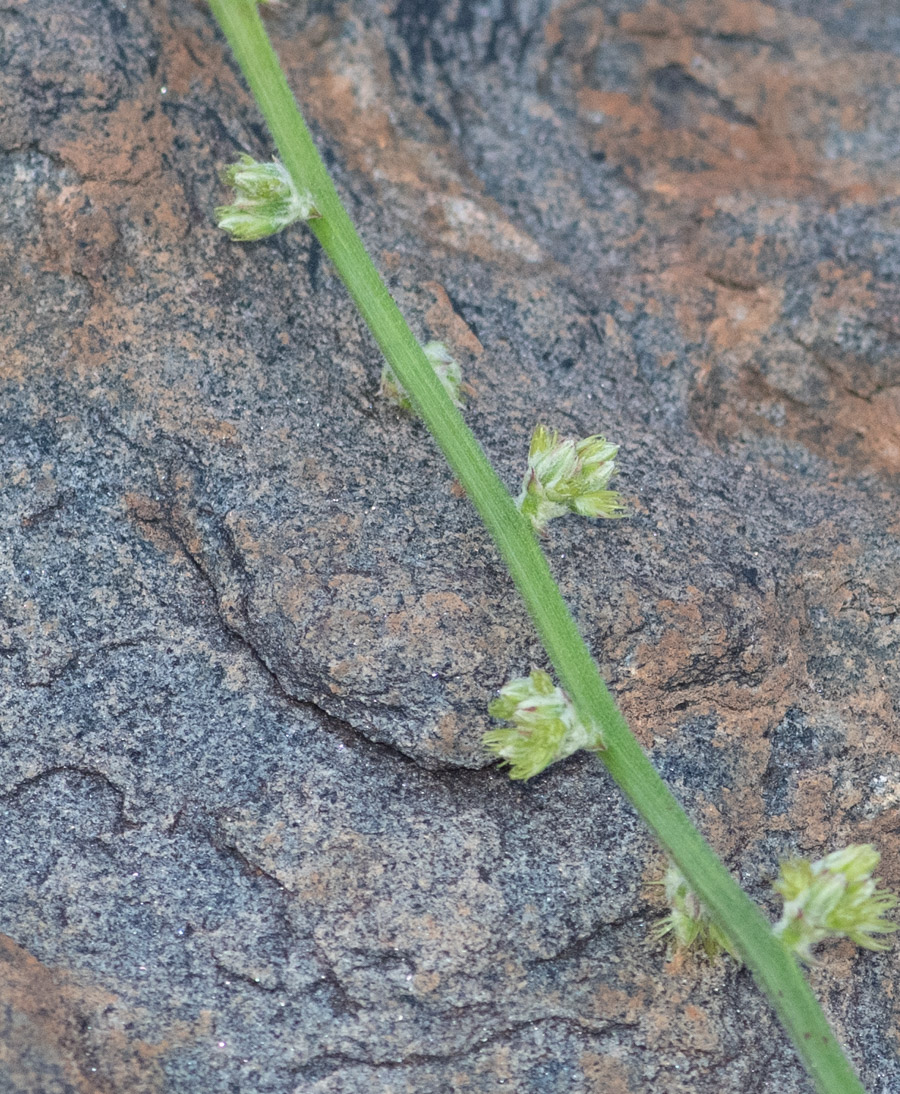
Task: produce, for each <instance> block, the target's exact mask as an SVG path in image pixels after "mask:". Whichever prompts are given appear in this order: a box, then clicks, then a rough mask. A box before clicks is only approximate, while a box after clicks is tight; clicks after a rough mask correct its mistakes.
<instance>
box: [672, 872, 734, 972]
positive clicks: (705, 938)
mask: <svg viewBox="0 0 900 1094" xmlns="http://www.w3.org/2000/svg"><path fill="white" fill-rule="evenodd" d="M663 885H664V886H665V890H666V902H667V903H668V905H669V908H670V911H669V914H668V915H667V916H666V917H665V918H664V919H662V920H661V921H660V922H659V924H658V925H657V926H656V929H655V931H654V934H655V935H656V937H657V938H665V937H666V935H671V936H672V939H671V940H672V942H673V943H674V947H675V952H676V953H687V952H688V951H689V950H694V949H701V950H702V951H703V952H704V953H705V954H706V956H707V957H717V956H718V955H719V954H720V953H722V952H725V953H730V954H731V956H732V957H734V958H735V959H736V960H739V958H738V956H737V954H736V953H735V951H734V949H733V947H732V945H731V943H730V942H729V940H728V938H727V936H726V935H725V933H724V932H723V931H721V930H719V928H718V927H717V926H716V924H715V923H714V922H713V921H712V919H710V916H709V912H707V910H706V908H705V907H704V906H703V905H702V904H701V903H700V900H699V899H698V898H697V896H696V894H695V893H694V892H693V890H692V889H691V888H690V886H689V885H688V883H687V880H686V879H685V876H684V874H682V872H681V871H680V870H679V869H678V867H677V866H675V865H674V863H672V864H670V866H669V868H668V870H666V876H665V878H664V879H663Z"/></svg>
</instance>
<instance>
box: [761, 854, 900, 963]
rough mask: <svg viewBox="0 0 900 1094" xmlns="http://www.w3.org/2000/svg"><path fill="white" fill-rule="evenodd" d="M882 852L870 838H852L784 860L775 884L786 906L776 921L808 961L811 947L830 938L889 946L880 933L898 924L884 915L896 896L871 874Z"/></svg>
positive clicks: (869, 946) (784, 936)
mask: <svg viewBox="0 0 900 1094" xmlns="http://www.w3.org/2000/svg"><path fill="white" fill-rule="evenodd" d="M880 858H881V856H880V854H879V853H878V851H876V849H875V848H874V847H873V846H872V845H871V844H870V843H858V844H852V845H851V846H850V847H845V848H844V849H843V850H841V851H834V852H832V854H830V855H826V856H825V857H824V858H822V859H819V860H818V861H817V862H810V861H809V860H808V859H802V858H796V859H791V860H789V861H787V862H783V863H781V874H780V877H779V878H778V880H777V881H776V882H774V885H773V887H774V888H775V889H776V890H777V891H778V892H779V893H780V894H781V895H782V897H783V898H784V911H783V912H782V916H781V919H780V920H779V922H778V923H777V924H776V925H775V933H776V934H777V935H778V936H779V937H780V938H781V940H782V942H784V944H785V945H786V946H787V947H788V948H789V949H791V950H793V951H794V952H795V953H796V954H797V956H798V957H800V959H801V960H803V961H805V962H807V964H812V963H814V958H813V956H812V947H813V946H815V945H816V944H817V943H818V942H821V941H823V939H826V938H849V939H850V940H851V941H853V942H855V943H856V945H857V946H862V947H863V948H864V949H867V950H886V949H887V948H888V946H887V943H886V942H885V941H883V940H882V939H880V938H878V937H877V936H878V935H882V934H889V933H890V932H891V931H896V930H897V929H898V924H896V923H892V922H891V921H890V920H888V919H885V918H884V914H883V913H885V912H888V911H890V910H891V909H892V908H894V907H896V905H897V898H896V897H895V896H894V895H893V893H890V892H888V891H887V890H886V889H879V888H878V887H877V885H878V879H877V878H873V877H872V874H873V873H874V872H875V869H876V867H877V866H878V862H879V860H880Z"/></svg>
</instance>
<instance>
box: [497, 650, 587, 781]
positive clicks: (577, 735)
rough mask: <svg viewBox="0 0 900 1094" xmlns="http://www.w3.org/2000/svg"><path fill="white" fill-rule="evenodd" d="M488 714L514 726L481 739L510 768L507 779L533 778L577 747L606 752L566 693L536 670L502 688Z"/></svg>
mask: <svg viewBox="0 0 900 1094" xmlns="http://www.w3.org/2000/svg"><path fill="white" fill-rule="evenodd" d="M488 712H489V713H490V715H491V717H492V718H497V719H498V720H501V721H505V722H512V728H510V729H494V730H491V731H490V732H489V733H485V735H484V737H483V738H482V741H483V743H484V746H485V747H486V748H487V749H489V750H490V751H491V752H494V753H496V755H498V756H499V757H500V758H501V759H502V760H504V761H505V762H506V763H507V764H509V768H510V771H509V776H510V778H511V779H531V778H533V777H534V776H535V775H537V774H539V773H540V772H541V771H543V770H544V768H545V767H549V765H550V764H552V763H555V762H556V761H557V760H562V759H565V757H566V756H571V754H572V753H573V752H577V751H578V749H580V748H590V749H602V748H603V747H604V745H603V736H602V734H601V732H600V730H599V728H597V727H593V728H591V729H588V728H587V727H585V726H584V725H583V723H582V722H581V721H580V720H579V718H578V715H577V714H576V713H575V708H574V706H573V705H572V701H571V700H570V699H569V697H568V696H567V695H566V693H565V692H564V691H563V690H562V689H561V688H558V687H556V685H555V684H554V683H553V680H552V679H551V678H550V676H549V675H548V674H547V673H546V672H541V671H540V670H539V669H536V670H535V671H534V672H532V673H531V675H530V676H520V677H518V678H517V679H515V680H511V681H510V682H509V683H508V684H506V685H505V686H504V687H503V688H502V689H501V691H500V696H499V698H497V699H495V700H494V701H493V702H492V703H491V704H490V705H489V707H488Z"/></svg>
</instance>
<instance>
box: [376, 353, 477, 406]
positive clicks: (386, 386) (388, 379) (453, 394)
mask: <svg viewBox="0 0 900 1094" xmlns="http://www.w3.org/2000/svg"><path fill="white" fill-rule="evenodd" d="M422 350H423V351H424V353H425V356H426V357H427V358H428V363H429V364H430V365H431V367H432V368H433V369H434V374H435V376H437V378H438V379H439V380H440V381H441V383H442V384H443V386H444V390H445V391H446V392H447V394H448V395H449V396H450V398H451V399H452V400H453V403H454V405H455V406H457V407H459V408H460V409H461V408H462V406H463V399H462V395H461V394H460V389H461V388H462V369H461V368H460V367H459V362H458V361H457V360H456V358H455V357H454V356H453V355H452V354H451V353H450V351H449V350H448V349H447V347H446V346H445V345H444V343H443V342H426V343H425V345H424V346H423V347H422ZM378 394H379V395H383V396H384V397H385V398H386V399H390V401H391V402H392V403H396V405H397V406H399V407H400V409H401V410H412V409H413V405H412V400H411V399H410V397H409V396H408V395H407V394H406V392H405V391H404V390H403V387H402V386H401V384H400V381H399V380H398V379H397V377H396V376H395V375H394V371H393V369H392V368H391V366H390V365H385V366H384V368H383V369H382V370H381V386H380V387H379V389H378Z"/></svg>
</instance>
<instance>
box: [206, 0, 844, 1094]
mask: <svg viewBox="0 0 900 1094" xmlns="http://www.w3.org/2000/svg"><path fill="white" fill-rule="evenodd" d="M210 5H211V7H212V10H213V13H214V14H215V17H216V19H217V20H218V21H219V24H220V26H221V27H222V30H223V31H224V32H225V36H226V37H227V39H228V41H229V43H230V45H231V48H232V49H233V51H234V53H235V56H236V57H237V60H238V62H239V64H240V66H241V69H242V70H243V73H244V76H245V78H246V80H247V82H248V84H249V85H250V88H251V90H252V92H253V94H254V96H255V97H256V100H257V103H258V104H259V107H260V109H261V110H262V113H263V115H264V116H265V119H266V121H267V122H268V125H269V129H270V130H271V133H272V136H273V137H274V139H275V144H276V146H277V148H278V152H279V155H280V156H281V159H282V162H283V163H284V165H285V167H286V168H287V169H288V171H289V172H290V174H291V176H292V178H293V180H294V182H295V184H296V186H297V187H298V189H301V190H303V191H309V192H310V193H311V195H312V198H313V200H314V202H315V207H316V208H317V209H318V211H319V212H320V213H321V217H320V218H319V219H316V220H311V221H309V228H310V230H311V231H312V232H314V233H315V235H316V237H317V238H318V240H319V242H320V243H321V244H322V246H323V247H324V249H325V251H326V253H327V254H328V256H329V258H330V259H331V261H332V263H333V264H334V267H335V269H336V270H337V272H338V274H339V275H340V277H341V278H342V280H343V282H344V284H345V285H346V287H347V290H348V291H349V293H350V295H351V297H352V298H353V300H354V302H355V303H356V306H357V307H358V308H359V310H360V312H361V314H362V316H363V318H364V319H365V321H366V323H367V324H368V326H369V328H370V330H371V332H372V334H373V336H374V338H375V341H376V342H377V343H378V345H379V347H380V349H381V351H382V353H383V354H384V356H385V357H386V359H387V361H388V363H389V365H390V366H391V368H392V369H393V370H394V373H395V375H396V376H397V378H398V379H399V380H400V383H401V384H402V385H403V387H404V388H405V389H406V391H407V392H408V393H409V395H410V396H411V398H412V400H413V403H414V405H415V407H416V410H417V411H418V412H419V414H420V415H421V417H422V418H423V420H424V421H425V423H426V425H427V426H428V428H429V429H430V430H431V433H432V434H433V436H434V438H435V440H436V441H437V443H438V445H439V446H440V448H441V450H442V451H443V453H444V455H445V456H446V458H447V461H448V463H449V464H450V466H451V468H452V469H453V472H454V474H455V475H456V477H457V478H458V479H459V481H460V483H461V484H462V486H463V487H464V488H465V491H466V493H467V495H468V497H469V499H470V500H471V501H472V503H473V505H474V506H475V508H476V509H477V510H478V513H479V515H480V516H481V519H482V520H483V521H484V524H485V526H486V527H487V529H488V532H489V533H490V534H491V536H492V537H493V539H494V542H495V543H496V545H497V547H498V548H499V550H500V553H501V554H502V556H503V559H504V561H505V562H506V565H507V566H508V568H509V571H510V573H511V574H512V576H513V578H514V580H515V583H516V586H517V587H518V590H519V592H520V594H521V596H522V598H523V599H524V601H525V604H526V606H527V608H528V611H529V613H530V614H531V617H532V619H533V620H534V624H535V626H536V627H537V630H538V633H539V634H540V637H541V640H542V642H543V644H544V648H545V649H546V651H547V654H548V656H549V658H550V660H551V662H552V663H553V666H554V668H555V669H556V671H557V673H558V674H559V677H560V680H561V681H562V683H563V685H564V687H565V688H566V690H567V691H568V693H569V695H570V697H571V699H572V701H573V703H574V704H575V708H576V710H577V712H578V716H579V717H580V718H581V719H582V721H583V722H584V723H585V724H587V725H589V724H592V723H596V724H599V725H600V726H601V727H602V729H603V736H604V739H605V741H606V745H607V747H606V750H605V751H604V752H601V753H598V755H599V757H600V759H601V760H602V762H603V763H604V764H605V765H606V767H607V769H608V770H609V772H610V774H611V775H612V777H613V778H614V779H615V781H616V782H617V783H618V784H619V786H620V787H621V789H622V790H623V791H624V793H625V794H626V795H627V797H628V799H629V800H630V801H631V802H632V804H633V805H634V807H635V808H636V809H637V811H638V812H639V813H640V814H641V816H642V817H643V818H644V820H645V821H646V823H647V824H648V825H649V826H650V828H651V829H652V831H653V832H654V833H655V835H656V837H657V839H658V840H659V842H660V843H661V844H662V846H663V847H664V848H665V850H666V851H667V852H668V854H669V855H670V856H671V857H672V859H673V860H674V861H675V862H676V863H677V864H678V866H679V868H680V869H681V871H682V873H683V874H684V876H685V877H686V878H687V880H688V882H689V883H690V885H691V887H692V889H693V890H694V892H695V893H696V894H697V895H698V897H699V898H700V899H701V900H702V901H703V903H704V904H705V905H706V907H707V908H708V910H709V912H710V914H711V915H712V917H713V919H714V920H715V921H716V923H718V924H719V926H720V927H721V929H722V930H723V931H724V933H725V934H726V935H727V937H728V938H729V940H730V941H731V943H732V945H733V946H734V950H735V952H736V953H737V954H738V955H739V956H740V957H741V959H742V960H743V961H744V962H745V964H746V965H747V966H748V967H749V968H750V969H751V970H752V972H753V974H754V976H755V977H756V979H757V981H758V983H759V984H760V986H761V987H762V989H763V990H764V991H765V993H766V995H767V996H768V997H769V1000H770V1001H771V1003H772V1005H773V1007H774V1008H775V1010H776V1011H777V1013H778V1016H779V1018H780V1019H781V1021H782V1023H783V1025H784V1027H785V1029H786V1030H787V1032H788V1034H789V1035H790V1037H791V1039H792V1040H793V1042H794V1045H795V1046H796V1048H797V1051H798V1053H799V1054H800V1056H801V1058H802V1059H803V1061H804V1063H805V1064H806V1067H807V1068H808V1070H809V1072H810V1074H811V1075H812V1076H813V1078H814V1080H815V1082H816V1085H817V1087H818V1089H819V1091H820V1092H821V1094H854V1092H855V1094H862V1091H863V1088H862V1086H861V1084H860V1082H859V1080H858V1079H857V1078H856V1076H855V1074H854V1072H853V1069H852V1068H851V1066H850V1064H849V1062H848V1061H847V1059H846V1057H845V1056H844V1055H843V1053H842V1051H841V1049H840V1046H839V1045H838V1043H837V1041H836V1040H835V1038H834V1036H833V1034H832V1033H831V1030H830V1029H829V1027H828V1023H827V1021H826V1020H825V1016H824V1014H823V1013H822V1010H821V1008H820V1007H819V1004H818V1003H817V1002H816V999H815V997H814V996H813V994H812V991H811V990H810V988H809V985H808V984H807V982H806V980H805V979H804V977H803V975H802V973H801V972H800V970H799V968H798V966H797V964H796V962H795V961H794V959H793V957H792V956H791V955H790V954H789V953H788V952H787V950H786V949H785V948H784V947H783V946H782V944H781V943H780V942H779V941H778V940H777V939H776V938H775V937H774V935H773V934H772V931H771V928H770V926H769V924H768V923H767V922H766V920H765V919H764V918H763V916H762V914H761V913H760V911H759V909H758V908H757V907H756V906H755V905H754V904H753V903H752V902H751V901H750V900H749V899H748V897H747V896H746V895H745V894H744V892H743V891H742V890H741V888H740V887H739V886H738V885H737V883H736V882H735V881H734V880H733V879H732V877H731V875H730V874H729V873H728V871H727V870H726V869H725V867H724V866H723V864H722V863H721V862H720V861H719V860H718V858H717V857H716V856H715V854H714V853H713V851H712V849H711V848H710V847H709V845H708V844H707V843H706V841H705V840H704V839H703V837H702V836H701V835H700V833H699V832H698V831H697V829H696V828H694V826H693V825H692V824H691V822H690V820H689V819H688V817H687V815H686V814H685V812H684V810H683V809H682V808H681V806H680V805H679V804H678V802H677V801H676V800H675V798H674V797H673V796H672V794H671V793H670V792H669V790H668V789H667V787H666V786H665V784H664V783H663V781H662V780H661V779H660V777H659V775H658V774H657V773H656V771H655V770H654V768H653V766H652V764H651V763H650V761H649V760H648V759H647V757H646V756H645V755H644V753H643V751H642V750H641V748H640V745H639V744H638V743H637V741H636V740H635V738H634V737H633V736H632V735H631V733H630V731H629V729H628V727H627V725H626V723H625V720H624V718H623V717H622V715H621V713H620V712H619V710H618V708H617V707H616V705H615V702H614V700H613V698H612V696H611V695H610V693H609V691H608V690H607V688H606V685H605V684H604V682H603V680H602V679H601V678H600V675H599V673H598V671H597V668H596V666H595V664H594V660H593V658H592V657H591V654H590V653H589V651H588V649H587V646H586V645H585V643H584V641H583V639H582V638H581V636H580V634H579V633H578V630H577V627H576V625H575V622H574V620H573V619H572V616H571V614H570V612H569V610H568V608H567V607H566V605H565V603H564V602H563V599H562V596H561V595H560V592H559V589H558V587H557V585H556V583H555V582H554V580H553V577H552V575H551V573H550V568H549V566H548V565H547V561H546V559H545V557H544V555H543V553H542V552H541V549H540V547H539V546H538V543H537V540H536V539H535V536H534V533H533V532H532V529H531V527H530V525H529V523H528V521H527V520H526V518H525V517H523V516H522V514H521V513H520V512H519V511H518V509H517V508H516V506H515V504H514V502H513V500H512V498H511V497H510V495H509V493H508V492H507V490H506V488H505V487H504V486H503V484H502V483H501V482H500V479H499V478H498V477H497V474H496V473H495V471H494V470H493V468H492V467H491V465H490V463H489V462H488V460H487V458H486V457H485V455H484V453H483V452H482V450H481V448H480V446H479V444H478V441H477V440H476V439H475V437H474V435H473V434H472V432H471V431H470V430H469V428H468V427H467V426H466V424H465V422H464V421H463V419H462V417H461V415H460V413H459V411H458V410H457V409H456V407H455V406H454V405H453V402H452V400H451V399H450V398H449V396H448V395H447V393H446V392H445V391H444V389H443V387H442V386H441V383H440V381H439V380H438V379H437V377H436V376H435V374H434V371H433V370H432V367H431V365H430V364H429V363H428V361H427V359H426V357H425V354H424V352H423V351H422V347H421V346H420V345H419V343H418V341H417V340H416V338H415V337H414V336H413V334H412V332H411V331H410V329H409V327H408V326H407V324H406V322H405V320H404V319H403V316H402V315H401V314H400V311H399V310H398V308H397V306H396V304H395V303H394V301H393V300H392V299H391V297H390V295H389V293H388V291H387V289H386V287H385V285H384V283H383V282H382V280H381V278H380V277H379V275H378V273H377V271H376V269H375V267H374V266H373V264H372V261H371V259H370V258H369V256H368V254H367V252H366V249H365V247H364V245H363V243H362V240H361V239H360V238H359V236H358V234H357V232H356V229H355V228H354V226H353V223H352V222H351V220H350V218H349V216H348V215H347V213H346V211H345V209H344V207H343V205H342V203H341V200H340V198H339V197H338V194H337V191H336V190H335V188H334V185H333V183H332V181H331V179H330V177H329V175H328V172H327V170H326V168H325V165H324V163H323V162H322V160H321V158H320V156H319V154H318V152H317V150H316V147H315V145H314V143H313V140H312V137H311V136H310V133H309V130H308V129H307V127H306V124H305V122H304V121H303V118H302V116H301V115H300V112H299V110H298V108H297V105H296V103H295V101H294V97H293V95H292V94H291V91H290V89H289V87H288V84H287V81H286V79H285V77H284V74H283V72H282V70H281V67H280V65H279V63H278V59H277V58H276V56H275V53H274V51H273V50H272V47H271V45H270V43H269V40H268V37H267V35H266V32H265V29H264V27H263V25H262V21H261V19H260V17H259V13H258V11H257V9H256V4H255V2H254V0H210Z"/></svg>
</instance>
